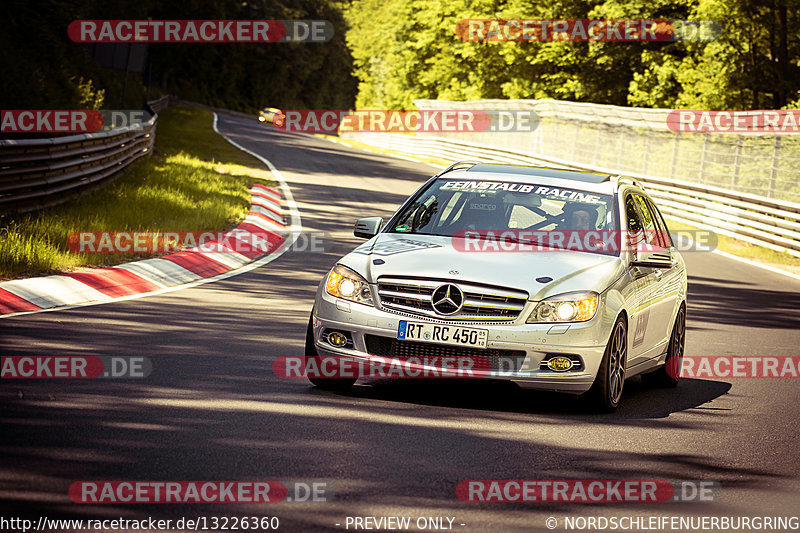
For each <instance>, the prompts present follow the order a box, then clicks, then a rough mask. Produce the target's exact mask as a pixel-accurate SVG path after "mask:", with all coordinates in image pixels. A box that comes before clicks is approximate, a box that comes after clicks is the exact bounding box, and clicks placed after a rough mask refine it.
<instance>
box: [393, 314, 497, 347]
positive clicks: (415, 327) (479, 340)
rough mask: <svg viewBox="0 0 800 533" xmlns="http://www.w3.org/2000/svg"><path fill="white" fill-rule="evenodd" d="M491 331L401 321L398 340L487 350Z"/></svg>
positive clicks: (398, 328)
mask: <svg viewBox="0 0 800 533" xmlns="http://www.w3.org/2000/svg"><path fill="white" fill-rule="evenodd" d="M488 337H489V330H487V329H475V328H462V327H459V326H442V325H440V324H425V323H420V322H409V321H407V320H401V321H400V325H399V326H398V327H397V338H398V339H400V340H407V341H422V342H436V343H439V344H449V345H452V346H469V347H471V348H486V339H487V338H488Z"/></svg>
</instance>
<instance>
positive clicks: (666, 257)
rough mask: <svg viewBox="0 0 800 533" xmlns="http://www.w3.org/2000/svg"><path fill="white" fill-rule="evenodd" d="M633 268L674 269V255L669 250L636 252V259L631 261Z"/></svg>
mask: <svg viewBox="0 0 800 533" xmlns="http://www.w3.org/2000/svg"><path fill="white" fill-rule="evenodd" d="M631 266H638V267H649V268H670V267H672V255H671V254H670V253H669V250H642V251H638V252H636V257H635V259H634V260H633V261H631Z"/></svg>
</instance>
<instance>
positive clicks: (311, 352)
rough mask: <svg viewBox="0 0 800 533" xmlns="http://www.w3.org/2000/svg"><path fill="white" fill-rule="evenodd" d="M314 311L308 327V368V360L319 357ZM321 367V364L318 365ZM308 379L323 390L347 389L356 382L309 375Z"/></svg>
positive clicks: (351, 379) (349, 379)
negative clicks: (315, 335) (315, 337)
mask: <svg viewBox="0 0 800 533" xmlns="http://www.w3.org/2000/svg"><path fill="white" fill-rule="evenodd" d="M313 321H314V312H313V311H312V312H311V316H310V317H309V319H308V328H307V329H306V368H308V360H309V359H310V358H312V357H316V358H319V353H318V352H317V346H316V345H315V344H314V325H313ZM316 367H317V368H319V365H316ZM308 381H310V382H311V383H312V384H313V385H315V386H317V387H319V388H320V389H323V390H337V391H342V390H347V389H349V388H350V387H352V386H353V383H355V382H356V380H355V379H354V378H317V377H311V376H308Z"/></svg>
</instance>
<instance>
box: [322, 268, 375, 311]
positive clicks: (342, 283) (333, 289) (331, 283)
mask: <svg viewBox="0 0 800 533" xmlns="http://www.w3.org/2000/svg"><path fill="white" fill-rule="evenodd" d="M325 290H326V291H327V292H328V294H330V295H331V296H336V297H337V298H342V299H344V300H350V301H351V302H356V303H360V304H366V305H374V304H373V302H372V292H371V291H370V290H369V284H368V283H367V280H365V279H364V278H362V277H361V276H359V275H358V274H356V273H355V272H353V271H352V270H350V269H349V268H347V267H345V266H342V265H336V266H335V267H333V270H331V271H330V273H329V274H328V281H326V282H325Z"/></svg>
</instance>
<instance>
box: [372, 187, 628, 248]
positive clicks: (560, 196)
mask: <svg viewBox="0 0 800 533" xmlns="http://www.w3.org/2000/svg"><path fill="white" fill-rule="evenodd" d="M612 206H613V203H612V197H611V195H605V194H597V193H592V192H586V191H581V190H578V189H572V188H569V189H567V188H563V187H551V186H545V185H532V184H525V183H515V182H507V181H453V180H447V179H438V180H436V181H435V182H433V183H432V184H431V186H430V187H428V188H427V189H426V190H424V191H423V192H422V194H420V195H419V197H418V198H417V199H416V200H415V201H414V202H413V203H411V204H410V205H408V206H407V207H406V208H405V209H404V210H403V211H402V212H401V213H400V214H399V216H398V217H397V218H396V219H395V220H396V222H395V223H394V227H392V228H388V231H389V232H391V233H411V234H425V235H443V236H448V237H451V236H455V235H459V234H462V233H463V232H465V231H469V230H476V231H504V230H536V231H554V230H578V231H596V230H613V229H614V225H615V220H614V209H613V208H612Z"/></svg>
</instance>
